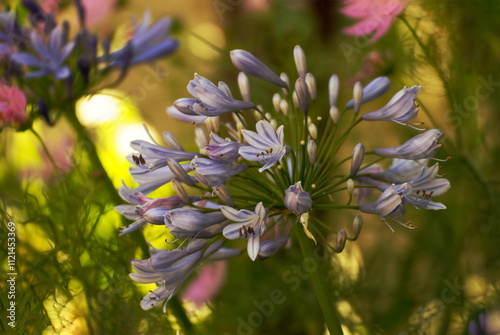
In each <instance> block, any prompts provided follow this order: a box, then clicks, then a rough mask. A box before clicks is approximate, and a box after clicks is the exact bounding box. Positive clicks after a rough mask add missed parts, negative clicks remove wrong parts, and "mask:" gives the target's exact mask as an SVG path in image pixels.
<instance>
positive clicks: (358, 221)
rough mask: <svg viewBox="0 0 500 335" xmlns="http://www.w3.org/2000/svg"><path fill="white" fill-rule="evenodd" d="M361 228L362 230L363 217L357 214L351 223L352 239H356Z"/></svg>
mask: <svg viewBox="0 0 500 335" xmlns="http://www.w3.org/2000/svg"><path fill="white" fill-rule="evenodd" d="M361 228H363V217H362V216H361V215H360V214H358V215H356V217H355V218H354V221H353V222H352V231H353V233H354V238H358V236H359V234H360V233H361Z"/></svg>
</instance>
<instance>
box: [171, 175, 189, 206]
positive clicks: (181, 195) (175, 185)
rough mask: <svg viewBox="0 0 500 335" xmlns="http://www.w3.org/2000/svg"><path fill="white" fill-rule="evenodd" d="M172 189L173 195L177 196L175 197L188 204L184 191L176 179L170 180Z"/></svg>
mask: <svg viewBox="0 0 500 335" xmlns="http://www.w3.org/2000/svg"><path fill="white" fill-rule="evenodd" d="M172 188H173V189H174V192H175V194H177V196H178V197H179V198H181V199H182V201H184V202H185V203H186V204H189V203H190V201H189V197H188V195H187V193H186V190H185V189H184V187H182V184H181V182H180V181H178V180H177V179H172Z"/></svg>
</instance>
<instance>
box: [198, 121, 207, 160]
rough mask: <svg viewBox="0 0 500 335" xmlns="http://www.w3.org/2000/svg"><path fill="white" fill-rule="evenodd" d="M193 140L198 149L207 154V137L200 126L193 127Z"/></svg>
mask: <svg viewBox="0 0 500 335" xmlns="http://www.w3.org/2000/svg"><path fill="white" fill-rule="evenodd" d="M195 142H196V145H197V146H198V148H199V149H200V152H201V153H202V154H204V155H207V145H208V137H207V134H205V131H204V130H203V128H201V127H196V129H195Z"/></svg>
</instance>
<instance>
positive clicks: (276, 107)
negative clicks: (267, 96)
mask: <svg viewBox="0 0 500 335" xmlns="http://www.w3.org/2000/svg"><path fill="white" fill-rule="evenodd" d="M280 101H281V97H280V95H279V94H278V93H274V95H273V106H274V110H275V111H277V112H279V111H280Z"/></svg>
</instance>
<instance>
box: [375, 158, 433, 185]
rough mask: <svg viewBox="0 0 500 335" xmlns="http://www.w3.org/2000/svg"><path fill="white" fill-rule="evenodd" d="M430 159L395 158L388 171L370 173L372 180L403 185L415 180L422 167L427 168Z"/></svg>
mask: <svg viewBox="0 0 500 335" xmlns="http://www.w3.org/2000/svg"><path fill="white" fill-rule="evenodd" d="M427 162H428V159H419V160H411V159H399V158H394V159H393V161H392V165H391V166H390V167H389V169H388V170H386V171H370V172H367V173H371V178H373V179H376V180H381V181H385V182H387V183H396V184H401V183H404V182H407V181H410V180H412V179H414V178H415V177H416V176H417V175H418V173H419V172H420V169H421V168H422V166H426V165H427Z"/></svg>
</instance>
